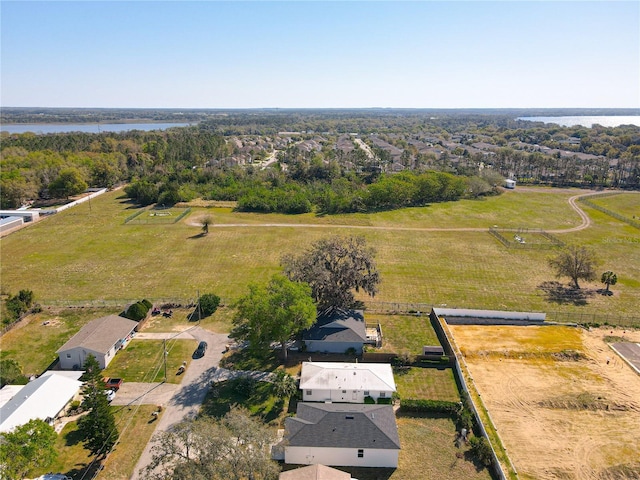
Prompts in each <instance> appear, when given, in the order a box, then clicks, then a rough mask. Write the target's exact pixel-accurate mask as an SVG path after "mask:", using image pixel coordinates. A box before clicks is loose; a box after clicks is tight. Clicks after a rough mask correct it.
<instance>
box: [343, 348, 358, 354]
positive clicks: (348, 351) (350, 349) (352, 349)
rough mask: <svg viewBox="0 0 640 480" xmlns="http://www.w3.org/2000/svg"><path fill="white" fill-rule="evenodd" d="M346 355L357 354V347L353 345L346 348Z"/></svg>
mask: <svg viewBox="0 0 640 480" xmlns="http://www.w3.org/2000/svg"><path fill="white" fill-rule="evenodd" d="M344 353H345V355H355V354H356V349H355V348H353V347H349V348H347V349H346V350H345V352H344Z"/></svg>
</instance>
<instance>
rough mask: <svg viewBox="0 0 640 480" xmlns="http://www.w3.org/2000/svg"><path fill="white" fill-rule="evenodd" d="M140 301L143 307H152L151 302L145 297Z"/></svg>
mask: <svg viewBox="0 0 640 480" xmlns="http://www.w3.org/2000/svg"><path fill="white" fill-rule="evenodd" d="M140 303H142V304H143V305H144V306H145V307H147V309H148V310H150V309H151V307H153V304H152V303H151V302H150V301H149V300H147V299H146V298H145V299H143V300H141V301H140Z"/></svg>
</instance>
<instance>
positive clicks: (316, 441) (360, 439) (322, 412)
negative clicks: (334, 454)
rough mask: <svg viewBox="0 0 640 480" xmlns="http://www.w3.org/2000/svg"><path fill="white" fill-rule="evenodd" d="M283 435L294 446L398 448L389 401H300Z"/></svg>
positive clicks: (398, 440) (398, 439)
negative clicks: (377, 403) (355, 402)
mask: <svg viewBox="0 0 640 480" xmlns="http://www.w3.org/2000/svg"><path fill="white" fill-rule="evenodd" d="M285 435H286V438H287V443H288V445H289V446H295V447H332V448H375V449H386V450H399V449H400V438H399V437H398V427H397V425H396V417H395V415H394V413H393V407H392V406H391V405H365V404H343V403H308V402H300V403H298V410H297V416H296V417H288V418H286V419H285Z"/></svg>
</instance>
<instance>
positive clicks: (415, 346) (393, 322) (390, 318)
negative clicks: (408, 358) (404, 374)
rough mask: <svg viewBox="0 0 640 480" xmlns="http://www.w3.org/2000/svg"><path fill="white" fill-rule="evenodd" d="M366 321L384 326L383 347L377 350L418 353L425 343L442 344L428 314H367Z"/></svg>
mask: <svg viewBox="0 0 640 480" xmlns="http://www.w3.org/2000/svg"><path fill="white" fill-rule="evenodd" d="M365 321H366V322H367V324H375V323H380V326H381V328H382V337H383V340H382V347H381V348H379V349H375V351H376V352H378V351H379V352H389V353H403V352H409V353H411V354H413V355H418V354H421V353H422V347H423V346H424V345H440V341H439V340H438V337H437V336H436V332H435V331H434V330H433V327H432V326H431V322H429V317H428V316H420V317H416V316H412V315H378V314H366V315H365Z"/></svg>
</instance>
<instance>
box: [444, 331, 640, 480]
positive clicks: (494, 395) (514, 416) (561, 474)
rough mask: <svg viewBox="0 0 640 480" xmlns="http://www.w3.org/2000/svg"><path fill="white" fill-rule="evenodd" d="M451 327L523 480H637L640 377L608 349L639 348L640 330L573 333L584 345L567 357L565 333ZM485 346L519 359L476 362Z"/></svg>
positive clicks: (489, 358) (492, 358)
mask: <svg viewBox="0 0 640 480" xmlns="http://www.w3.org/2000/svg"><path fill="white" fill-rule="evenodd" d="M449 328H450V330H451V331H452V332H453V335H454V337H455V339H456V342H457V343H458V344H459V346H460V347H461V348H462V349H463V350H464V352H465V354H464V356H465V360H466V362H467V365H468V367H469V370H470V372H471V374H472V375H473V378H474V381H475V383H476V388H477V389H478V391H479V392H480V394H481V398H482V400H483V402H484V404H485V406H486V407H487V409H488V411H489V413H490V415H491V417H492V419H493V422H494V423H495V426H496V427H497V430H498V433H499V435H500V438H501V439H502V442H503V444H504V445H505V447H506V449H507V452H508V454H509V456H510V457H511V460H512V461H513V463H514V465H515V467H516V469H517V470H518V472H519V473H520V476H521V478H535V479H543V480H544V479H568V480H583V479H585V480H586V479H614V478H615V479H637V478H640V476H639V475H638V473H639V469H638V463H637V459H638V458H640V376H639V375H637V374H636V373H635V372H634V371H633V370H632V369H631V368H630V367H629V366H628V365H627V364H626V363H625V362H624V361H623V360H622V359H620V358H619V357H618V356H617V355H616V354H615V352H614V351H613V350H612V349H611V348H610V347H609V346H608V345H607V343H606V342H605V337H607V336H616V337H622V338H624V340H625V341H632V342H640V331H628V330H627V331H623V330H622V329H617V330H611V329H593V330H591V331H585V330H576V332H575V333H576V334H577V335H578V336H579V340H580V344H579V345H576V346H574V347H573V348H571V349H570V350H569V349H566V348H564V346H565V345H564V342H566V332H565V331H564V330H562V327H550V326H545V327H535V326H528V327H500V326H493V327H483V329H486V330H484V334H483V335H479V334H478V331H477V330H475V331H474V330H471V331H465V326H450V327H449ZM555 328H558V330H557V332H558V339H557V343H558V348H557V349H556V351H554V348H553V346H554V341H553V333H554V332H555V331H556V330H554V329H555ZM501 329H502V330H501ZM503 329H509V330H508V335H505V330H503ZM532 329H533V330H532ZM535 329H551V330H544V331H543V330H540V332H544V333H541V334H540V335H537V334H536V332H537V330H535ZM487 339H494V340H493V342H494V345H492V347H493V348H491V350H492V351H498V352H499V351H501V350H507V351H511V350H517V352H516V353H517V355H516V353H510V354H508V355H502V356H500V357H496V356H483V355H478V354H477V353H478V351H479V350H480V351H482V350H485V351H486V349H487V342H488V340H487ZM502 339H504V344H501V342H502ZM536 339H544V343H543V344H542V343H538V344H537V343H536ZM514 346H517V348H513V347H514ZM510 347H511V348H510ZM540 350H544V354H542V355H541V354H540ZM529 353H530V354H531V355H529Z"/></svg>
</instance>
